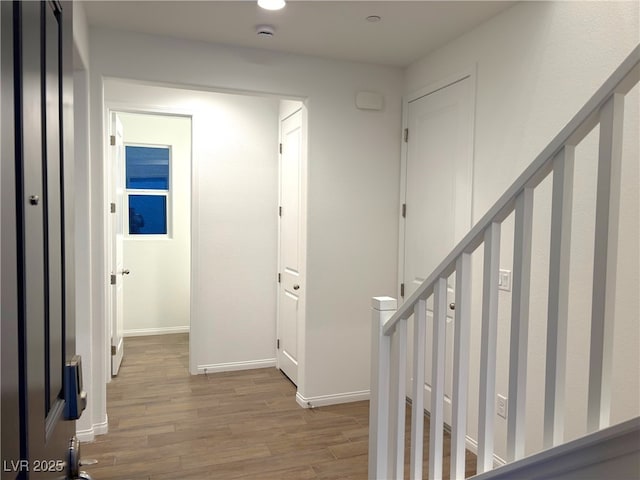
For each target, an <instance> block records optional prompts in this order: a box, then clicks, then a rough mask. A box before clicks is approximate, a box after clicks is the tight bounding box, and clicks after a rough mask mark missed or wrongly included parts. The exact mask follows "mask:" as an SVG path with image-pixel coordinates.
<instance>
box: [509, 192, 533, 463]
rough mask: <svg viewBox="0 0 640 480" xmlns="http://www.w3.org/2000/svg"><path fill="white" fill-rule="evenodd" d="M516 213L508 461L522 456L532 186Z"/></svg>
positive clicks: (510, 348)
mask: <svg viewBox="0 0 640 480" xmlns="http://www.w3.org/2000/svg"><path fill="white" fill-rule="evenodd" d="M515 216H516V218H515V232H514V243H513V295H512V297H511V337H510V343H509V357H510V358H509V400H508V402H509V405H508V411H509V419H508V421H507V460H508V461H510V462H512V461H514V460H519V459H520V458H522V457H524V440H525V432H524V427H525V423H524V422H525V402H526V389H527V346H528V341H529V294H530V284H531V236H532V227H533V189H531V188H526V187H525V189H524V190H523V191H522V192H521V193H520V194H519V195H518V197H517V198H516V210H515Z"/></svg>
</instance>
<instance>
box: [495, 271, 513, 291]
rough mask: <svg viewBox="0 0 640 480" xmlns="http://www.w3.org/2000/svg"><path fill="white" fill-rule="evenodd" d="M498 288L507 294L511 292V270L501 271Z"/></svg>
mask: <svg viewBox="0 0 640 480" xmlns="http://www.w3.org/2000/svg"><path fill="white" fill-rule="evenodd" d="M498 288H499V289H500V290H504V291H505V292H510V291H511V270H504V269H502V268H501V269H500V273H499V275H498Z"/></svg>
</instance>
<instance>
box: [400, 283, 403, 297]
mask: <svg viewBox="0 0 640 480" xmlns="http://www.w3.org/2000/svg"><path fill="white" fill-rule="evenodd" d="M400 296H401V297H402V298H404V283H401V284H400Z"/></svg>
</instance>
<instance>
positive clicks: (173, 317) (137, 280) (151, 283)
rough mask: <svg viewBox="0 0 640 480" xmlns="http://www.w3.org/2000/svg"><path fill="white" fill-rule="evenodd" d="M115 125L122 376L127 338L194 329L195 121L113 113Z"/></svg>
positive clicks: (116, 332) (113, 319)
mask: <svg viewBox="0 0 640 480" xmlns="http://www.w3.org/2000/svg"><path fill="white" fill-rule="evenodd" d="M110 120H111V122H110V126H111V137H110V147H109V148H110V155H109V159H110V162H109V165H108V168H109V179H110V182H109V193H110V195H111V205H110V212H111V215H110V217H111V221H110V222H109V225H110V227H111V228H110V229H109V231H110V234H109V247H110V248H109V257H110V262H109V265H110V267H111V280H110V284H111V288H110V289H109V290H110V292H109V294H110V301H109V302H108V305H109V318H110V322H109V323H110V342H111V372H112V375H117V373H118V370H119V367H120V363H121V362H122V359H123V356H124V355H125V349H124V337H131V336H147V335H163V334H176V333H188V332H189V325H190V297H191V292H190V288H191V281H190V280H191V275H190V258H191V252H190V248H191V222H190V218H191V201H190V199H191V118H190V117H188V116H178V115H160V114H153V113H145V112H131V111H129V112H126V111H116V110H112V111H111V112H110ZM176 338H178V337H176ZM179 340H180V341H184V339H183V338H182V337H180V338H179Z"/></svg>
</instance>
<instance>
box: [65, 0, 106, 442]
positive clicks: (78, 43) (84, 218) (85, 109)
mask: <svg viewBox="0 0 640 480" xmlns="http://www.w3.org/2000/svg"><path fill="white" fill-rule="evenodd" d="M73 41H74V78H73V83H74V85H73V97H74V98H73V101H74V157H75V169H74V178H75V186H74V189H75V193H76V198H78V199H82V201H78V202H76V204H75V234H76V238H75V256H76V257H75V272H76V282H75V288H76V294H75V299H76V308H75V311H76V353H77V354H78V355H80V356H81V357H82V370H83V372H82V373H83V384H84V389H85V390H86V391H87V392H88V393H89V395H88V398H87V408H86V410H85V411H84V412H83V413H82V416H81V417H80V419H79V420H78V421H77V422H76V431H77V434H78V437H79V438H80V439H81V440H83V441H88V440H92V439H93V437H94V435H95V434H99V433H105V432H106V429H107V423H106V390H105V381H106V372H105V370H104V358H103V356H102V355H96V353H95V352H102V348H104V347H102V343H103V341H102V340H99V341H98V338H97V336H96V335H94V332H95V331H100V327H101V326H102V325H104V323H100V322H104V319H103V318H99V317H96V316H94V315H92V308H93V305H92V294H91V292H92V288H93V287H92V284H91V279H92V257H91V234H92V229H91V154H90V141H89V122H90V115H89V61H90V59H89V29H88V24H87V19H86V16H85V12H84V6H83V5H82V4H81V3H77V2H76V3H74V5H73ZM96 345H97V346H98V347H99V348H96Z"/></svg>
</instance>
